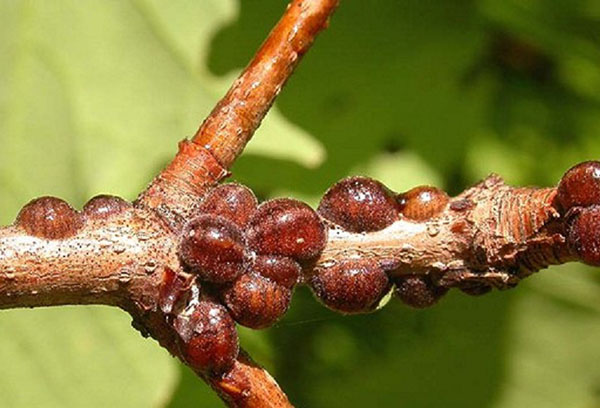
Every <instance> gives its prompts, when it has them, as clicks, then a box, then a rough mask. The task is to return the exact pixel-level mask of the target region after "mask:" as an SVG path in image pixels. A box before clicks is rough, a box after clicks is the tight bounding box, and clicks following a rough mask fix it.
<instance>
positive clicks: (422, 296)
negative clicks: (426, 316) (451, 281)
mask: <svg viewBox="0 0 600 408" xmlns="http://www.w3.org/2000/svg"><path fill="white" fill-rule="evenodd" d="M393 282H394V284H395V285H396V290H395V291H394V294H395V295H396V296H397V297H398V298H399V299H400V300H402V302H403V303H404V304H406V305H408V306H410V307H414V308H416V309H423V308H426V307H430V306H433V305H435V304H436V303H437V302H438V301H439V300H440V299H441V298H442V297H443V296H444V295H445V294H446V293H448V288H444V287H441V286H436V285H434V284H433V282H432V281H431V278H430V277H429V276H426V275H425V276H421V275H405V276H398V277H396V278H394V279H393Z"/></svg>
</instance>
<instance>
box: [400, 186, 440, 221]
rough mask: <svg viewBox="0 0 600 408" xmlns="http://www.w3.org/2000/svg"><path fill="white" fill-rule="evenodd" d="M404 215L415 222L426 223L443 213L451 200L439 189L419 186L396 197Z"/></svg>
mask: <svg viewBox="0 0 600 408" xmlns="http://www.w3.org/2000/svg"><path fill="white" fill-rule="evenodd" d="M396 200H397V201H398V205H399V207H400V211H401V213H402V215H404V216H405V217H407V218H410V219H412V220H415V221H425V220H428V219H431V218H433V217H435V216H436V215H438V214H439V213H441V212H442V211H443V210H444V208H446V205H448V201H450V198H449V197H448V194H446V192H444V191H442V190H440V189H439V188H437V187H432V186H419V187H415V188H413V189H411V190H408V191H407V192H405V193H402V194H399V195H398V196H397V197H396Z"/></svg>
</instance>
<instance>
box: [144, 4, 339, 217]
mask: <svg viewBox="0 0 600 408" xmlns="http://www.w3.org/2000/svg"><path fill="white" fill-rule="evenodd" d="M338 1H339V0H294V1H292V2H291V3H290V4H289V6H288V8H287V10H286V12H285V14H284V15H283V17H282V18H281V20H279V22H278V23H277V25H276V26H275V28H274V29H273V31H271V33H270V34H269V36H268V38H267V39H266V41H265V42H264V43H263V45H262V46H261V47H260V49H259V50H258V52H257V53H256V55H255V56H254V58H253V59H252V61H251V62H250V64H248V66H247V67H246V68H245V69H244V71H243V72H242V73H241V75H240V76H239V78H238V79H237V80H236V81H235V82H234V83H233V85H232V87H231V88H230V89H229V91H228V92H227V94H226V95H225V96H224V97H223V99H221V101H219V103H218V104H217V105H216V107H215V108H214V109H213V111H212V112H211V113H210V115H209V116H208V117H207V118H206V120H205V121H204V122H203V123H202V125H201V126H200V128H199V129H198V131H197V132H196V134H195V135H194V137H193V139H192V141H191V142H182V143H181V144H180V150H179V153H178V154H177V156H175V159H174V160H173V162H172V163H171V164H170V165H169V166H168V167H167V168H166V169H165V170H164V171H163V172H162V173H161V174H160V175H158V176H157V177H156V179H155V180H154V181H153V182H152V183H151V184H150V186H149V187H148V189H147V190H146V191H145V192H144V193H143V194H142V195H141V196H140V198H139V200H138V202H139V203H140V205H143V206H145V207H148V208H154V209H156V210H157V211H159V213H161V214H162V215H163V216H164V217H165V218H166V219H167V220H169V223H170V224H171V225H173V226H174V227H176V228H177V227H179V226H181V224H182V220H184V219H186V218H188V216H189V214H190V213H191V212H192V211H193V210H194V208H195V207H196V205H197V203H198V201H199V200H198V198H199V197H202V195H204V193H205V192H206V191H207V189H208V188H209V187H210V186H211V185H214V184H216V183H218V182H219V181H220V180H222V179H223V178H224V177H226V176H227V175H228V173H227V171H226V170H227V169H228V168H229V167H230V166H231V165H232V164H233V162H234V161H235V159H236V158H237V157H238V156H239V155H240V154H241V153H242V150H243V149H244V147H245V146H246V143H248V141H249V140H250V138H251V137H252V135H253V134H254V132H255V131H256V129H257V128H258V126H259V125H260V123H261V121H262V119H263V118H264V116H265V115H266V114H267V112H268V111H269V108H270V107H271V105H272V104H273V101H274V100H275V98H276V97H277V95H278V94H279V92H280V91H281V89H282V87H283V86H284V85H285V83H286V81H287V80H288V78H289V77H290V76H291V74H292V72H293V71H294V68H296V66H297V65H298V63H299V62H300V59H301V58H302V56H303V55H304V54H305V53H306V52H307V51H308V49H309V48H310V46H311V45H312V43H313V41H314V39H315V37H316V36H317V34H318V33H319V32H320V31H321V30H322V29H324V28H325V27H326V26H327V24H328V19H329V17H330V16H331V14H332V13H333V11H334V10H335V8H336V7H337V4H338Z"/></svg>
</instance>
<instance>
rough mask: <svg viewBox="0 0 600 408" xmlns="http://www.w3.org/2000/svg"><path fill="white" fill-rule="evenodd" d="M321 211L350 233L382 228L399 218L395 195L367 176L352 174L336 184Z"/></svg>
mask: <svg viewBox="0 0 600 408" xmlns="http://www.w3.org/2000/svg"><path fill="white" fill-rule="evenodd" d="M317 212H318V213H319V214H320V215H321V216H322V217H323V218H325V219H327V220H329V221H331V222H333V223H335V224H338V225H339V226H341V227H342V228H343V229H345V230H346V231H350V232H369V231H379V230H382V229H384V228H385V227H387V226H389V225H390V224H392V223H393V222H394V221H396V220H397V219H398V209H397V205H396V202H395V200H394V197H393V194H392V193H391V192H390V191H389V190H388V189H387V188H386V187H385V186H384V185H383V184H381V183H380V182H378V181H375V180H373V179H370V178H367V177H350V178H347V179H344V180H341V181H339V182H337V183H336V184H334V185H333V186H332V187H331V188H330V189H329V190H328V191H327V193H325V195H324V196H323V198H322V200H321V203H320V204H319V208H318V209H317Z"/></svg>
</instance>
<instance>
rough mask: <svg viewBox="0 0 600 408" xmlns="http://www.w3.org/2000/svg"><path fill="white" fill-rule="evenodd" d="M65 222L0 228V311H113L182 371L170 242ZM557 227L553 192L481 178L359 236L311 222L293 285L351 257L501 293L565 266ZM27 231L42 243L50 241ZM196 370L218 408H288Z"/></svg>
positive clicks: (158, 224) (253, 375)
mask: <svg viewBox="0 0 600 408" xmlns="http://www.w3.org/2000/svg"><path fill="white" fill-rule="evenodd" d="M54 204H56V203H54ZM30 208H31V207H30ZM44 208H46V207H44ZM77 216H78V217H81V218H80V221H78V222H77V230H74V231H72V230H69V231H68V233H69V235H68V236H65V237H62V238H57V237H56V236H55V234H54V233H52V231H50V230H48V229H46V228H41V229H40V228H39V227H40V225H28V224H25V222H26V221H27V222H29V221H30V218H28V217H24V216H20V217H19V219H18V221H17V222H16V223H15V225H13V226H9V227H5V228H3V229H0V308H12V307H33V306H52V305H62V304H106V305H114V306H118V307H121V308H123V309H124V310H126V311H128V312H129V313H130V314H131V315H132V317H133V319H134V327H136V328H138V329H139V330H140V331H141V332H142V334H144V335H149V336H151V337H152V338H154V339H156V340H157V341H158V342H159V343H160V344H161V345H162V346H163V347H165V348H166V349H167V350H169V351H170V352H171V353H172V354H173V355H174V356H176V357H179V358H180V359H182V360H183V361H185V356H184V355H183V354H182V351H181V350H180V349H179V346H178V333H177V331H176V330H174V326H173V324H172V321H173V318H174V317H176V316H177V314H178V313H181V312H180V311H177V310H175V311H171V310H168V311H167V310H165V308H164V307H163V305H162V304H161V299H163V297H161V296H162V295H161V288H162V287H163V285H164V282H165V280H166V278H165V276H166V275H167V274H168V272H169V271H170V272H171V273H172V272H173V271H174V272H175V273H176V274H177V275H178V276H182V277H187V276H189V275H188V273H187V272H186V270H185V268H183V266H182V265H181V263H180V259H179V254H178V250H177V249H178V245H179V240H180V239H181V237H180V234H179V233H177V232H173V231H172V230H171V229H170V228H169V227H168V226H167V225H166V224H165V223H164V222H163V220H162V219H161V218H160V216H158V215H157V214H156V213H155V212H154V211H152V210H148V209H144V208H134V207H124V208H121V209H119V210H118V211H117V212H116V213H112V214H108V215H107V214H103V213H95V214H94V213H90V211H84V212H83V213H82V214H81V215H77ZM567 219H568V216H562V215H561V214H560V213H559V211H558V209H557V204H556V189H554V188H546V189H537V188H514V187H510V186H506V185H505V184H504V183H503V182H502V181H501V180H500V179H499V178H498V177H496V176H492V177H490V178H488V179H486V180H485V181H483V182H482V183H480V184H478V185H476V186H474V187H472V188H470V189H468V190H466V191H465V192H464V193H463V194H461V195H459V196H457V197H455V198H454V199H451V200H450V202H449V203H448V204H446V207H445V209H444V210H442V211H441V213H439V214H437V215H436V216H435V217H432V218H430V219H427V220H420V221H415V220H411V219H408V218H407V217H405V216H400V217H399V219H397V220H396V221H395V222H393V223H391V224H390V225H388V226H387V227H385V228H383V229H380V230H377V231H372V232H368V233H365V232H348V231H344V230H343V229H340V228H339V226H336V225H334V224H332V223H330V222H329V221H327V220H326V219H321V222H323V223H325V224H326V225H328V226H329V228H328V239H327V242H326V245H325V248H324V250H323V251H322V252H321V255H320V258H319V259H318V260H317V261H316V262H314V263H313V264H311V265H306V266H305V270H304V281H309V280H310V276H311V275H312V274H315V273H319V272H322V271H323V270H326V269H327V268H331V267H332V266H334V265H336V264H338V263H340V262H344V261H345V260H347V259H351V258H353V259H356V258H360V259H363V260H367V261H371V262H373V263H374V264H378V265H380V266H381V267H382V268H384V269H385V270H386V271H387V272H388V274H389V276H390V277H392V278H393V277H398V276H402V275H404V274H411V275H427V276H430V277H434V278H435V282H436V284H437V285H439V286H441V287H458V288H463V289H464V288H469V287H471V286H472V285H473V284H483V285H485V286H489V287H497V288H500V289H504V288H508V287H512V286H514V285H516V284H517V283H518V282H519V280H520V279H522V278H523V277H525V276H528V275H529V274H531V273H532V272H535V271H537V270H539V269H541V268H544V267H546V266H547V265H550V264H558V263H564V262H567V261H571V260H575V259H576V257H575V256H574V255H573V253H572V252H571V251H570V249H569V247H568V246H567V245H566V243H565V235H566V232H565V231H566V225H567V224H566V220H567ZM55 220H56V218H53V219H51V220H50V221H48V219H45V221H44V220H42V223H43V222H54V221H55ZM36 231H38V232H40V233H43V234H49V233H52V234H50V235H51V236H52V238H48V236H49V235H46V236H44V235H42V236H40V235H36ZM191 282H192V283H191V285H190V287H189V288H188V287H186V291H188V292H191V293H195V295H194V296H196V297H198V296H200V295H199V294H200V293H201V288H200V283H199V282H198V281H196V280H192V281H191ZM180 310H183V309H180ZM197 372H198V374H199V375H200V376H201V377H202V378H204V379H205V380H206V381H207V382H208V383H209V384H210V385H211V386H212V387H213V388H214V389H215V390H216V391H217V392H218V393H219V395H220V396H221V397H222V398H223V399H224V401H225V402H226V403H227V404H229V405H230V406H234V407H289V406H290V404H289V401H288V400H287V397H286V396H285V394H284V393H283V392H282V391H281V389H280V388H279V386H278V385H277V383H276V382H275V381H274V380H273V379H272V377H271V376H269V374H268V373H267V372H266V371H264V370H263V369H262V368H260V367H259V366H257V365H256V364H254V363H253V362H252V361H251V360H250V359H249V358H248V357H247V356H246V355H245V354H244V353H240V355H239V356H238V358H237V360H236V362H235V364H234V365H233V367H232V368H231V369H230V370H229V371H228V372H227V373H226V374H224V375H216V374H211V373H210V372H204V371H197Z"/></svg>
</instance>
